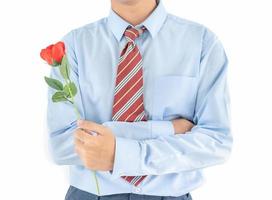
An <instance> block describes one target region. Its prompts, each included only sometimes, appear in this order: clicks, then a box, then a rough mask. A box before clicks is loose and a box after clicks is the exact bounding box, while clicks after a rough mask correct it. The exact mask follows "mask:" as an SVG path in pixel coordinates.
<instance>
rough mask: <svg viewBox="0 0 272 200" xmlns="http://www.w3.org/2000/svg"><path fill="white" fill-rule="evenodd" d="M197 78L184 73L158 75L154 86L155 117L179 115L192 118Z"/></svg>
mask: <svg viewBox="0 0 272 200" xmlns="http://www.w3.org/2000/svg"><path fill="white" fill-rule="evenodd" d="M196 86H197V78H196V77H191V76H184V75H165V76H159V77H156V78H155V80H154V88H153V95H152V101H153V104H152V105H153V107H152V111H153V112H152V113H153V117H152V118H153V119H154V120H171V119H175V118H179V117H183V118H186V119H190V120H192V118H193V115H194V108H195V99H196Z"/></svg>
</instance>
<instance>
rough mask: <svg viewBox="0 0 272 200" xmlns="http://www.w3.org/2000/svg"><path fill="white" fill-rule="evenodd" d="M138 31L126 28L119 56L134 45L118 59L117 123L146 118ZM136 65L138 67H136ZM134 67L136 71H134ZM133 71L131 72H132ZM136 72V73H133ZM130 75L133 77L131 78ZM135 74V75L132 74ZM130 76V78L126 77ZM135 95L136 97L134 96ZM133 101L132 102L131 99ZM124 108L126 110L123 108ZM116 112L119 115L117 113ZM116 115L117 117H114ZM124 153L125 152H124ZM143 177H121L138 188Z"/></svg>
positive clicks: (144, 119) (116, 82) (115, 104)
mask: <svg viewBox="0 0 272 200" xmlns="http://www.w3.org/2000/svg"><path fill="white" fill-rule="evenodd" d="M139 34H141V33H139V32H138V30H136V29H135V28H133V27H131V28H128V29H127V30H126V31H125V33H124V35H125V36H126V39H127V40H128V41H127V44H126V45H125V47H124V49H123V50H122V51H121V55H120V56H125V53H127V50H128V48H129V47H131V46H130V45H135V47H134V49H133V50H132V51H131V52H130V53H128V55H126V56H125V57H123V60H122V61H121V60H120V58H119V64H118V68H117V74H116V81H115V91H117V87H118V88H119V91H118V92H116V93H114V99H113V108H112V115H113V120H117V121H128V122H129V121H136V120H137V121H147V117H146V116H145V115H144V116H142V114H143V113H144V104H143V102H144V101H143V88H142V87H143V69H142V63H141V65H139V64H140V62H142V56H141V54H140V51H139V49H138V47H137V46H136V44H135V43H134V41H135V39H136V38H137V37H138V36H139ZM137 65H138V66H137ZM136 67H137V68H138V70H137V71H136ZM132 71H133V72H132ZM135 71H136V73H135ZM130 73H132V74H133V75H132V76H131V74H130ZM134 73H135V74H134ZM129 74H130V77H129V78H128V79H127V80H125V79H126V77H128V75H129ZM121 82H123V83H124V82H126V83H125V84H123V85H122V87H121V85H118V84H119V83H121ZM136 93H137V97H136V98H135V95H136ZM133 96H134V99H133V101H132V97H133ZM125 106H126V109H124V107H125ZM118 111H119V112H120V113H118ZM117 113H118V115H116V114H117ZM124 151H125V150H124ZM145 177H147V175H144V176H121V178H122V179H123V180H125V181H126V182H128V183H130V184H134V185H135V186H138V185H139V184H140V183H141V182H142V181H143V180H144V178H145Z"/></svg>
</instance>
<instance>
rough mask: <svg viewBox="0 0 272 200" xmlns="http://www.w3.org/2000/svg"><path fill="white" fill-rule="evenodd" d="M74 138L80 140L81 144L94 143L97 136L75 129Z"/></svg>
mask: <svg viewBox="0 0 272 200" xmlns="http://www.w3.org/2000/svg"><path fill="white" fill-rule="evenodd" d="M75 138H76V139H78V140H80V141H81V142H82V143H83V144H96V140H97V137H96V136H93V135H91V134H89V133H87V132H86V131H85V130H81V129H79V130H77V131H76V133H75Z"/></svg>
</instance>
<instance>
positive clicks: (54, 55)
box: [40, 42, 65, 66]
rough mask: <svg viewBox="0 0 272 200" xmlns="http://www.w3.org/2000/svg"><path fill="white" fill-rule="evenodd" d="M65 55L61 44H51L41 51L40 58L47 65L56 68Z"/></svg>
mask: <svg viewBox="0 0 272 200" xmlns="http://www.w3.org/2000/svg"><path fill="white" fill-rule="evenodd" d="M64 54H65V45H64V43H63V42H57V43H56V44H51V45H49V46H48V47H46V48H45V49H42V50H41V53H40V56H41V58H42V59H43V60H45V61H46V62H47V63H48V64H49V65H52V66H56V65H59V64H61V60H62V57H63V56H64Z"/></svg>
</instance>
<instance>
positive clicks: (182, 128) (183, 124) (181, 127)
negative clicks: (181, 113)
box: [172, 118, 194, 134]
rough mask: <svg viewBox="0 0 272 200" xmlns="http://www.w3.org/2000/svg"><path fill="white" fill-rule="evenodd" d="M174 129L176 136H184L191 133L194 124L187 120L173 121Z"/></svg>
mask: <svg viewBox="0 0 272 200" xmlns="http://www.w3.org/2000/svg"><path fill="white" fill-rule="evenodd" d="M172 123H173V126H174V129H175V134H184V133H185V132H187V131H190V130H191V129H192V128H193V126H194V124H193V123H192V122H190V121H189V120H187V119H183V118H181V119H174V120H172Z"/></svg>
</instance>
